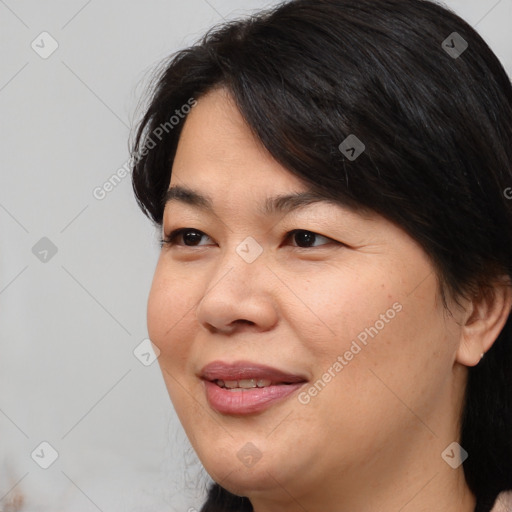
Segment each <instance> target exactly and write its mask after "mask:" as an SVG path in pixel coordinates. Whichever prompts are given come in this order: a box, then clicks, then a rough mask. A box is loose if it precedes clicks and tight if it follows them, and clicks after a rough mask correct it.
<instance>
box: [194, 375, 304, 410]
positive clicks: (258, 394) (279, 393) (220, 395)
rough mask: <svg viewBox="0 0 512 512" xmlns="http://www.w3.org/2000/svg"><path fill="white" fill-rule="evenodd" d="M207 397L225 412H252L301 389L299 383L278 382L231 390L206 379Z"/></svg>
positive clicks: (209, 401)
mask: <svg viewBox="0 0 512 512" xmlns="http://www.w3.org/2000/svg"><path fill="white" fill-rule="evenodd" d="M204 383H205V386H206V399H207V400H208V403H209V404H210V407H211V408H212V409H215V410H216V411H218V412H220V413H223V414H251V413H255V412H260V411H263V410H264V409H266V408H267V407H270V406H271V405H272V404H274V403H276V402H277V401H279V400H282V399H284V398H286V397H288V396H290V395H291V394H292V393H294V392H295V391H297V390H298V389H300V388H301V387H302V386H303V385H304V384H306V383H305V382H300V383H298V384H278V385H276V386H267V387H264V388H251V389H236V390H235V391H231V390H229V389H226V388H221V387H220V386H217V384H215V382H210V381H209V380H205V381H204Z"/></svg>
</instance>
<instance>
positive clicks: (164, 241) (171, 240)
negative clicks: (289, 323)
mask: <svg viewBox="0 0 512 512" xmlns="http://www.w3.org/2000/svg"><path fill="white" fill-rule="evenodd" d="M187 232H193V233H197V234H200V235H204V236H207V237H208V235H207V234H206V233H203V232H202V231H200V230H199V229H194V228H180V229H175V230H174V231H171V233H169V235H166V236H165V237H164V238H161V239H160V247H164V246H167V247H172V246H175V245H180V246H183V247H189V248H194V247H202V246H201V245H199V246H198V245H185V244H177V243H176V242H175V240H176V238H178V237H179V236H180V235H183V234H185V233H187ZM296 233H309V234H311V235H314V236H315V237H322V238H325V239H326V240H329V241H330V242H333V243H336V244H340V245H343V244H342V243H341V242H337V241H336V240H333V239H332V238H329V237H327V236H325V235H320V234H318V233H315V232H314V231H309V230H307V229H293V230H291V231H288V233H286V236H285V240H288V238H290V237H291V236H293V235H295V234H296ZM208 238H209V237H208ZM323 245H328V244H322V245H321V246H312V247H300V246H296V249H316V248H318V247H322V246H323Z"/></svg>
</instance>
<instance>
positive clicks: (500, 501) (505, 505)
mask: <svg viewBox="0 0 512 512" xmlns="http://www.w3.org/2000/svg"><path fill="white" fill-rule="evenodd" d="M491 512H512V491H504V492H502V493H500V494H499V495H498V497H497V498H496V501H495V502H494V507H492V510H491Z"/></svg>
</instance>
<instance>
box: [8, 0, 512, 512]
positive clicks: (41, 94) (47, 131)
mask: <svg viewBox="0 0 512 512" xmlns="http://www.w3.org/2000/svg"><path fill="white" fill-rule="evenodd" d="M275 4H277V2H264V1H262V0H249V1H247V0H246V1H245V2H243V3H242V2H237V1H236V0H181V1H178V0H170V1H163V0H149V1H144V2H143V1H135V2H123V1H121V0H107V1H99V0H92V1H86V0H73V1H66V2H64V1H56V0H53V1H45V2H38V1H36V0H26V1H18V2H16V1H14V0H5V1H2V2H0V62H1V65H0V113H1V120H0V130H1V134H0V144H1V148H2V151H1V152H0V231H1V235H2V236H1V240H2V243H1V249H0V343H1V357H0V498H2V497H3V496H5V495H6V493H9V494H7V496H5V498H4V499H3V500H1V499H0V508H1V505H5V504H6V502H7V501H8V500H9V499H10V498H12V497H13V496H14V494H15V493H16V492H17V491H21V492H22V493H23V494H24V495H25V503H26V509H24V510H41V511H43V510H44V511H51V512H59V511H65V510H66V511H73V512H81V511H84V512H85V511H97V510H98V509H99V510H102V511H105V512H106V511H109V512H112V511H135V510H137V511H145V510H147V511H157V510H158V511H164V510H176V511H178V510H180V511H185V510H189V509H191V508H196V509H197V510H198V509H199V508H200V505H201V503H202V501H203V499H204V488H205V485H206V483H207V482H208V477H207V475H206V473H205V472H204V470H202V469H201V466H200V464H199V463H198V461H197V458H196V457H195V455H194V453H193V452H192V451H191V448H190V445H189V444H188V440H187V439H186V436H185V434H184V432H183V429H182V428H181V425H180V423H179V421H178V419H177V417H176V415H175V413H174V411H173V408H172V404H171V402H170V400H169V398H168V395H167V391H166V389H165V387H164V383H163V379H162V377H161V375H160V371H159V368H158V365H157V363H154V364H152V365H150V366H144V365H143V364H142V363H141V362H140V361H139V360H138V359H137V358H136V357H135V356H134V353H133V351H134V349H135V348H136V347H137V346H138V345H139V344H140V343H141V342H142V341H143V340H144V339H145V338H146V337H147V331H146V317H145V315H146V300H147V295H148V291H149V287H150V284H151V279H152V274H153V270H154V266H155V263H156V259H157V256H158V243H157V236H156V232H155V230H154V228H153V226H152V225H151V223H150V222H149V221H148V220H147V219H146V218H145V217H144V216H143V215H142V214H141V212H140V211H139V210H138V208H137V206H136V203H135V200H134V197H133V193H132V188H131V183H130V177H129V176H127V177H124V179H121V180H120V182H119V183H118V184H117V185H116V186H115V187H113V188H112V190H110V191H109V192H108V193H106V194H105V197H103V198H102V199H98V198H97V197H95V195H94V190H96V196H99V195H100V194H99V193H98V190H97V188H98V187H102V185H103V184H104V183H105V182H107V181H108V180H109V179H110V178H111V176H112V175H113V174H116V173H117V174H118V175H121V176H122V174H123V172H122V171H120V172H119V169H120V168H122V166H123V165H124V164H125V163H126V162H127V160H128V143H127V141H128V136H129V133H130V128H131V127H132V126H133V125H134V122H135V121H136V120H137V119H138V114H137V111H136V108H137V103H138V101H139V99H140V97H141V96H142V94H143V92H144V88H145V84H147V80H148V76H149V75H148V73H150V71H151V70H152V69H153V68H154V66H155V65H156V64H157V63H158V62H159V61H160V60H161V59H162V58H164V57H165V56H166V55H169V54H170V53H172V52H174V51H176V50H178V49H180V48H183V47H185V46H186V45H188V44H191V43H193V42H194V41H195V40H196V39H197V38H198V37H199V36H200V35H201V34H202V33H203V32H204V31H205V30H206V29H207V28H209V27H211V26H212V25H214V24H216V23H217V22H219V21H222V19H223V18H224V19H229V18H232V17H236V16H238V15H241V14H244V13H246V12H248V11H250V10H251V9H255V8H260V7H263V6H265V5H268V6H270V5H275ZM447 5H448V6H450V7H452V8H453V9H454V10H455V11H456V12H457V13H459V14H460V15H461V16H462V17H463V18H465V19H466V20H467V21H468V22H469V23H470V24H471V25H473V26H476V28H477V30H478V31H479V32H480V33H481V35H482V36H483V37H484V38H485V39H486V40H487V42H488V43H489V45H490V46H491V48H493V50H494V51H495V52H496V54H497V55H498V57H499V58H500V59H501V61H502V63H503V64H504V66H505V67H506V69H507V71H508V73H509V74H512V35H511V34H512V32H511V31H510V26H511V22H512V0H501V1H498V2H496V0H489V1H487V0H464V1H463V0H458V1H450V2H447ZM419 29H421V27H419ZM43 31H46V32H48V33H49V34H50V35H51V37H52V38H53V39H54V40H55V41H56V43H57V44H58V48H57V49H56V51H55V52H54V53H52V54H51V55H50V56H48V57H47V58H43V57H42V56H41V54H42V55H43V56H46V55H45V52H49V51H50V50H51V49H52V44H53V45H55V44H56V43H54V42H53V41H52V40H51V39H50V37H49V36H40V34H41V32H43ZM447 35H448V34H447ZM33 41H34V46H35V48H37V50H35V49H33V47H32V46H31V44H32V42H33ZM38 52H39V53H38ZM107 188H108V186H107ZM43 237H46V238H47V239H48V240H49V241H50V242H48V240H43V241H41V239H43ZM37 244H38V245H37ZM34 246H35V249H33V248H34ZM55 250H56V251H57V252H56V253H55V254H53V252H55ZM45 251H47V252H45ZM34 252H35V254H34ZM41 260H42V261H41ZM43 441H46V442H48V443H49V444H50V445H51V446H53V447H54V449H55V450H56V451H57V452H58V454H59V456H58V459H57V460H56V461H55V462H54V463H53V464H52V465H51V466H50V467H49V468H48V469H42V468H41V467H40V466H39V465H38V464H36V462H34V460H33V458H32V457H31V454H32V452H33V451H34V450H35V449H36V448H37V447H38V446H39V445H40V443H41V442H43ZM41 450H43V451H42V452H41ZM35 453H36V454H39V457H37V455H35V456H34V457H35V458H36V459H37V460H39V461H40V462H41V461H42V462H43V463H44V460H49V459H47V457H51V452H50V450H49V449H48V448H47V447H45V446H44V445H43V446H42V447H41V448H38V449H37V450H36V452H35ZM43 459H44V460H43ZM16 484H17V485H16ZM11 488H12V490H11ZM10 490H11V491H10ZM9 491H10V492H9Z"/></svg>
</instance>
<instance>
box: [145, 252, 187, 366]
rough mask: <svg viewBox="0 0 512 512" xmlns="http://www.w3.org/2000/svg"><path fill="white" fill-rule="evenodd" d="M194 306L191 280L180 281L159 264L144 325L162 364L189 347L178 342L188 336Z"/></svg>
mask: <svg viewBox="0 0 512 512" xmlns="http://www.w3.org/2000/svg"><path fill="white" fill-rule="evenodd" d="M196 302H197V300H195V297H194V285H193V283H191V281H190V279H186V278H181V277H180V275H179V274H177V273H176V272H174V271H173V270H172V268H169V266H166V265H164V264H163V263H162V261H159V263H158V265H157V268H156V270H155V275H154V277H153V283H152V285H151V290H150V293H149V298H148V306H147V322H148V333H149V337H150V339H151V341H152V342H153V343H154V344H155V345H156V346H157V347H158V348H159V349H160V352H161V357H160V358H159V360H160V362H161V363H162V362H163V361H166V360H167V359H169V358H168V356H169V354H172V355H173V357H176V358H178V359H179V358H180V357H181V352H182V351H183V350H185V349H186V347H188V346H190V344H188V343H180V341H182V340H185V339H186V337H187V331H188V332H190V326H189V324H190V321H191V319H192V318H193V314H194V309H195V305H196Z"/></svg>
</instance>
